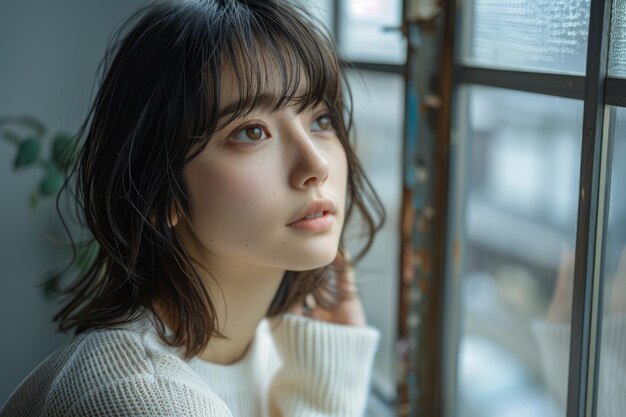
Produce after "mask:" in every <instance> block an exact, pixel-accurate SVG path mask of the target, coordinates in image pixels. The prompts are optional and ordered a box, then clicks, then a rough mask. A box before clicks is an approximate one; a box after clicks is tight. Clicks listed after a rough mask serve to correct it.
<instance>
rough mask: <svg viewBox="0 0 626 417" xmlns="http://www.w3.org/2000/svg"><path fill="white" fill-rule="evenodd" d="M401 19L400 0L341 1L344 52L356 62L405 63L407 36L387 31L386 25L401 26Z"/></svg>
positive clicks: (341, 32)
mask: <svg viewBox="0 0 626 417" xmlns="http://www.w3.org/2000/svg"><path fill="white" fill-rule="evenodd" d="M337 1H340V0H337ZM401 21H402V2H401V1H400V0H346V1H341V27H340V29H339V46H340V49H341V52H342V53H343V54H344V56H345V57H346V58H348V59H349V60H353V61H367V62H386V63H398V64H403V63H404V61H405V57H406V43H405V39H404V37H403V36H402V34H401V32H400V31H399V30H384V27H390V28H392V27H399V26H400V24H401Z"/></svg>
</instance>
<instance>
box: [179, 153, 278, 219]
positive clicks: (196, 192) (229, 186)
mask: <svg viewBox="0 0 626 417" xmlns="http://www.w3.org/2000/svg"><path fill="white" fill-rule="evenodd" d="M267 176H268V173H266V172H257V170H252V169H250V168H249V167H248V169H246V167H245V166H242V165H241V164H231V165H228V164H225V165H224V166H216V165H215V164H211V165H210V166H209V165H208V164H206V165H200V164H198V165H197V166H191V167H190V169H189V170H188V176H187V181H188V183H189V188H190V193H191V197H192V200H193V201H192V206H193V212H194V223H195V224H196V225H197V226H204V227H205V228H206V227H211V229H213V230H219V229H226V228H227V229H228V230H233V228H232V226H233V225H237V226H240V227H237V228H236V230H242V229H245V227H241V226H244V225H245V224H247V223H252V222H253V221H255V220H256V219H257V218H258V217H259V216H260V215H261V214H262V213H263V212H264V211H265V210H264V209H263V208H264V207H265V205H266V200H267V198H268V197H267V193H268V192H269V195H270V196H272V192H271V190H267V189H264V187H263V184H268V183H270V184H271V183H273V182H272V181H268V180H267V178H266V177H267Z"/></svg>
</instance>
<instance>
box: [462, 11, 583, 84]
mask: <svg viewBox="0 0 626 417" xmlns="http://www.w3.org/2000/svg"><path fill="white" fill-rule="evenodd" d="M465 4H470V5H472V4H473V7H465V8H464V11H463V20H464V22H463V25H462V26H463V27H466V28H468V31H469V33H466V34H463V33H461V34H460V36H459V40H460V42H461V50H462V51H463V61H464V62H465V63H467V64H470V65H478V66H488V67H499V68H506V69H515V70H525V71H540V72H560V73H574V74H583V73H584V72H585V65H586V62H585V59H586V56H587V52H586V49H587V34H588V23H589V4H590V0H508V1H502V0H474V1H473V2H467V3H465ZM466 35H467V36H466Z"/></svg>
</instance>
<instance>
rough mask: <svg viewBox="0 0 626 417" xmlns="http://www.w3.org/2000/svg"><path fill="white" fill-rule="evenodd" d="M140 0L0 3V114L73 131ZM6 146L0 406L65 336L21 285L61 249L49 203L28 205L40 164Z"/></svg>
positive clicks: (33, 279) (1, 152) (38, 298)
mask: <svg viewBox="0 0 626 417" xmlns="http://www.w3.org/2000/svg"><path fill="white" fill-rule="evenodd" d="M142 3H144V2H142V1H139V0H124V1H122V0H117V1H111V0H109V1H96V0H55V1H45V0H20V1H11V0H8V1H2V2H0V28H2V29H1V34H2V36H0V116H6V115H16V116H17V115H30V116H34V117H36V118H38V119H40V120H41V121H43V122H44V123H45V125H46V126H47V127H48V128H49V129H50V130H51V131H53V132H55V131H58V130H67V131H70V132H72V131H74V130H75V129H76V128H77V127H78V125H79V124H80V123H81V121H82V120H81V119H82V118H83V117H84V116H85V115H86V111H87V107H88V105H89V100H90V98H91V94H92V93H91V90H92V86H93V81H94V79H95V71H96V68H97V66H98V63H99V62H100V60H101V59H102V57H103V55H104V50H105V45H106V41H107V39H108V37H109V35H110V33H111V31H112V29H113V28H114V27H116V26H117V25H118V24H119V23H120V22H121V21H122V20H123V18H124V16H126V15H127V14H128V13H130V12H132V11H133V10H134V9H135V8H137V7H138V6H139V5H141V4H142ZM14 155H15V151H14V146H12V145H10V144H8V143H6V142H4V141H2V142H0V193H1V196H2V197H0V201H2V203H1V205H0V210H2V211H1V212H0V221H1V222H2V223H1V230H2V241H1V250H0V264H1V265H2V266H3V269H2V272H1V275H0V334H1V335H2V343H0V404H3V403H4V402H5V400H6V398H7V397H8V396H9V394H10V393H11V392H12V390H13V389H14V388H15V387H16V386H17V384H18V383H19V382H20V381H21V380H22V379H23V378H24V377H26V375H27V374H28V373H29V372H30V371H31V370H32V369H33V368H34V367H35V366H36V365H37V364H38V363H39V362H40V361H41V360H42V359H43V358H45V357H46V356H47V355H48V354H49V353H50V352H52V351H53V350H54V349H55V348H56V347H57V346H59V345H60V344H61V343H62V342H64V341H65V340H66V339H67V338H68V337H67V336H65V335H63V334H54V332H53V330H54V326H53V325H52V324H51V317H52V315H53V313H54V312H55V311H56V308H57V306H56V305H53V304H52V303H51V302H48V301H46V300H45V298H44V297H43V295H42V291H41V290H40V289H36V288H30V287H32V286H33V285H35V284H36V283H37V282H38V281H39V280H40V279H41V277H42V274H43V273H45V272H46V271H47V270H48V269H51V268H54V267H58V266H62V265H63V262H65V261H66V260H69V258H68V257H67V254H68V252H67V251H66V250H65V249H63V248H60V247H58V246H57V245H54V244H53V243H52V242H51V241H50V239H48V238H46V237H45V235H51V236H52V237H54V238H56V239H66V236H65V234H64V232H63V229H62V226H61V223H60V221H59V220H58V218H57V217H58V216H57V215H56V210H55V208H54V202H53V201H42V203H43V204H41V205H40V206H39V207H38V208H37V209H36V210H31V209H30V208H29V197H30V193H31V192H32V191H33V190H35V189H36V187H37V185H38V181H39V177H40V175H41V174H42V172H39V171H37V170H34V169H26V170H25V171H21V172H15V171H14V170H13V167H12V164H13V158H14Z"/></svg>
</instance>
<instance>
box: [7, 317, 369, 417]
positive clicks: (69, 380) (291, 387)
mask: <svg viewBox="0 0 626 417" xmlns="http://www.w3.org/2000/svg"><path fill="white" fill-rule="evenodd" d="M144 311H146V312H147V310H144ZM151 318H152V319H154V318H153V317H152V315H151V313H148V314H146V315H145V316H144V317H143V318H142V319H141V320H140V321H138V322H135V323H131V324H127V325H124V326H117V327H110V328H107V329H91V330H88V331H86V332H84V333H82V334H80V335H78V336H77V337H75V338H74V339H73V340H72V341H69V342H67V343H66V344H64V345H62V346H61V347H59V348H58V349H57V350H55V351H54V352H53V353H52V354H51V355H50V356H48V357H47V358H46V359H44V361H43V362H42V363H41V364H40V365H39V366H37V368H35V370H33V371H32V372H31V373H30V374H29V375H28V376H27V377H26V378H25V379H24V380H23V381H22V383H21V384H20V385H19V386H18V387H17V388H16V389H15V391H13V393H12V394H11V396H10V397H9V399H8V401H7V403H6V404H5V406H4V408H3V409H2V410H0V416H2V417H4V416H20V417H34V416H44V415H45V416H52V417H56V416H155V417H158V416H193V417H195V416H198V417H199V416H207V417H208V416H211V417H226V416H229V417H233V416H236V417H245V416H265V417H267V416H271V417H281V416H282V417H292V416H298V417H300V416H302V417H305V416H342V417H350V416H361V415H363V413H364V410H365V405H366V400H367V394H368V391H369V380H370V377H371V368H372V364H373V359H374V354H375V352H376V349H377V345H378V340H379V338H380V332H379V330H378V329H376V328H374V327H371V326H367V327H356V326H349V325H342V324H333V323H328V322H323V321H319V320H315V319H311V318H307V317H302V316H297V315H295V314H291V313H286V314H284V315H283V321H282V323H280V324H278V326H277V327H276V328H275V329H273V330H272V328H271V327H272V325H273V324H274V323H275V322H276V321H277V319H276V318H271V319H268V318H264V319H263V320H262V321H261V323H260V324H259V326H258V327H257V329H256V333H255V335H254V338H253V340H252V343H251V345H250V348H249V349H248V351H247V352H246V354H245V356H244V357H243V358H242V359H241V360H240V361H238V362H236V363H234V364H230V365H220V364H215V363H209V362H206V361H204V360H201V359H199V358H192V359H191V360H189V361H184V360H183V359H182V348H173V347H170V346H168V345H166V344H165V343H163V342H162V341H161V339H160V338H159V337H158V335H157V333H156V330H155V325H154V323H153V322H152V321H151ZM166 333H167V334H168V335H171V334H172V332H171V330H170V329H169V328H166Z"/></svg>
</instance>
